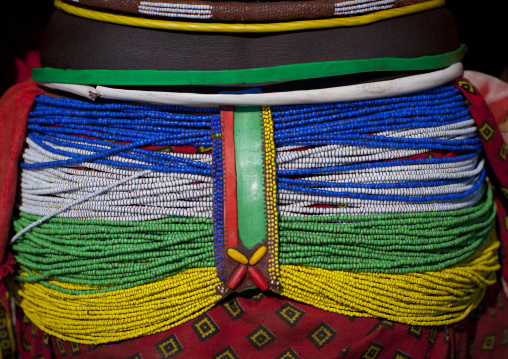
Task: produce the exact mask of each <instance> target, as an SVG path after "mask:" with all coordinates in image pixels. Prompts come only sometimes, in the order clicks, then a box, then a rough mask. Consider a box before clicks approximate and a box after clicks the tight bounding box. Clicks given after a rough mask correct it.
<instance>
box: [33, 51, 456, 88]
mask: <svg viewBox="0 0 508 359" xmlns="http://www.w3.org/2000/svg"><path fill="white" fill-rule="evenodd" d="M465 53H466V47H465V45H462V46H460V47H459V48H458V49H457V50H454V51H451V52H447V53H444V54H439V55H431V56H422V57H416V58H390V57H385V58H374V59H360V60H341V61H325V62H312V63H303V64H290V65H281V66H274V67H264V68H253V69H241V70H227V71H169V70H168V71H163V70H72V69H69V70H64V69H55V68H50V67H43V68H36V69H33V70H32V76H33V79H34V81H39V82H59V83H70V84H82V85H125V86H127V85H130V86H158V85H161V86H164V85H166V86H169V85H239V84H261V83H276V82H286V81H296V80H305V79H316V78H323V77H331V76H342V75H351V74H358V73H364V72H380V71H424V70H434V69H439V68H445V67H447V66H450V65H453V64H455V63H457V62H459V61H460V60H461V59H462V58H463V57H464V55H465Z"/></svg>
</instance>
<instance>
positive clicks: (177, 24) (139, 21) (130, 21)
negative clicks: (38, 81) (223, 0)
mask: <svg viewBox="0 0 508 359" xmlns="http://www.w3.org/2000/svg"><path fill="white" fill-rule="evenodd" d="M54 5H55V8H57V9H58V10H61V11H63V12H66V13H68V14H71V15H75V16H79V17H83V18H87V19H90V20H97V21H102V22H109V23H113V24H118V25H128V26H137V27H144V28H150V29H160V30H175V31H202V32H237V33H242V32H243V33H247V32H249V33H261V32H264V33H266V32H286V31H298V30H314V29H326V28H332V27H350V26H361V25H367V24H371V23H373V22H376V21H381V20H387V19H392V18H396V17H400V16H406V15H410V14H415V13H418V12H422V11H427V10H431V9H435V8H438V7H443V6H444V5H445V0H430V1H427V2H423V3H419V4H414V5H408V6H405V7H400V8H392V9H388V10H382V11H377V12H374V13H370V14H367V15H361V16H354V17H342V18H329V19H319V20H300V21H288V22H274V23H252V24H241V23H233V24H229V23H208V22H207V23H204V22H202V23H201V22H183V21H167V20H158V19H147V18H140V17H134V16H125V15H118V14H112V13H106V12H100V11H96V10H90V9H85V8H81V7H78V6H74V5H70V4H67V3H64V2H63V1H62V0H55V2H54Z"/></svg>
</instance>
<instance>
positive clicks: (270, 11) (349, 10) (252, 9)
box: [65, 0, 427, 22]
mask: <svg viewBox="0 0 508 359" xmlns="http://www.w3.org/2000/svg"><path fill="white" fill-rule="evenodd" d="M425 1H427V0H398V1H396V0H354V1H350V0H328V1H327V0H317V1H316V0H314V1H299V2H298V3H296V4H295V3H289V2H287V1H272V2H261V3H253V2H249V1H234V2H233V1H199V2H197V1H189V0H186V1H178V2H171V1H168V0H155V1H141V0H134V1H108V2H104V1H100V0H72V1H70V0H66V1H65V2H67V3H69V4H73V5H76V3H78V4H79V5H83V6H86V7H87V8H93V9H98V10H106V11H114V12H117V13H118V12H119V13H126V14H133V15H141V16H149V17H159V18H174V19H175V18H176V19H193V20H218V21H237V22H253V21H260V22H262V21H288V20H297V19H313V18H315V19H318V18H329V17H334V16H351V15H360V14H364V13H367V12H373V11H380V10H387V9H391V8H400V7H405V6H408V5H414V4H418V3H422V2H425Z"/></svg>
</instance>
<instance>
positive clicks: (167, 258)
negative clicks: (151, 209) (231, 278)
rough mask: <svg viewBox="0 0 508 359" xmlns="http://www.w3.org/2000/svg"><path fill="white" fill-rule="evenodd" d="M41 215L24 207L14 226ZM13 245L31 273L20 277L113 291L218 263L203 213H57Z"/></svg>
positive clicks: (18, 227)
mask: <svg viewBox="0 0 508 359" xmlns="http://www.w3.org/2000/svg"><path fill="white" fill-rule="evenodd" d="M38 218H39V217H37V216H34V215H30V214H27V213H23V212H21V213H20V214H19V218H17V219H16V220H15V221H14V228H15V230H16V231H20V230H21V229H23V228H24V227H26V226H28V225H30V224H31V223H32V222H34V221H36V220H37V219H38ZM13 251H14V256H15V259H16V261H17V262H18V263H19V264H21V265H22V266H23V267H24V268H25V272H26V274H28V275H26V274H25V275H22V276H20V275H18V276H15V278H16V279H17V280H20V281H29V282H39V283H42V284H44V285H46V286H48V287H51V288H54V289H57V290H64V289H63V288H59V287H58V288H55V287H54V286H52V285H51V284H50V283H49V282H48V281H49V279H58V280H61V281H64V282H67V283H74V284H80V285H88V286H101V287H102V288H101V289H97V290H96V291H97V292H109V291H114V290H119V289H125V288H131V287H134V286H136V285H143V284H146V283H148V282H151V281H153V280H157V279H161V278H164V277H167V276H170V275H174V274H175V273H178V272H180V271H183V270H185V269H188V268H196V267H199V268H201V267H210V266H213V265H214V260H213V258H214V256H213V228H212V221H211V219H205V218H182V217H168V218H165V219H160V220H155V221H144V222H129V221H116V222H112V221H104V220H76V219H64V218H53V219H50V220H48V221H46V222H45V223H43V224H41V225H39V226H37V227H35V228H33V229H32V230H31V231H30V232H28V233H25V234H24V235H23V236H22V237H21V238H20V239H19V240H18V241H17V242H16V243H15V244H14V245H13ZM66 292H67V293H69V294H85V293H88V292H78V291H72V292H69V291H68V290H66ZM92 292H93V291H92Z"/></svg>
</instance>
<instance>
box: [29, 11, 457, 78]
mask: <svg viewBox="0 0 508 359" xmlns="http://www.w3.org/2000/svg"><path fill="white" fill-rule="evenodd" d="M104 34H107V36H104ZM459 46H460V40H459V36H458V32H457V26H456V22H455V19H454V17H453V15H452V13H451V12H450V11H448V10H447V9H445V8H440V9H436V10H431V11H425V12H422V13H418V14H414V15H408V16H403V17H400V18H394V19H390V20H388V21H382V22H378V23H373V24H370V25H366V26H360V27H349V28H333V29H322V30H319V31H300V32H288V33H275V34H227V33H220V34H219V33H206V34H204V33H194V32H179V31H162V30H150V29H143V28H136V27H129V26H118V25H114V24H109V23H103V22H97V21H92V20H88V19H84V18H79V17H75V16H71V15H68V14H65V13H62V12H60V11H55V12H54V14H53V15H52V17H51V19H50V21H49V24H48V27H47V29H46V36H45V37H44V41H43V43H42V44H41V66H42V67H43V68H45V67H49V68H54V69H62V70H158V71H157V72H154V73H153V75H150V76H158V75H164V73H162V72H160V71H164V70H166V71H180V72H181V73H179V72H176V73H175V72H172V73H169V74H167V76H168V77H170V78H175V76H179V78H175V80H172V81H171V82H170V83H181V84H184V85H189V84H191V83H194V84H196V85H200V84H202V83H201V82H199V81H198V79H197V78H196V77H197V75H203V76H205V75H213V73H211V74H209V73H208V72H213V71H216V72H217V73H215V75H214V76H219V75H220V76H222V77H228V76H231V75H232V74H230V73H219V71H229V70H242V71H245V70H248V71H254V72H257V71H259V70H257V69H264V68H275V69H278V68H277V66H284V65H303V64H308V63H320V65H319V67H320V66H321V65H322V63H325V62H332V63H333V61H344V60H368V59H382V58H397V59H399V58H400V59H410V60H412V59H415V58H421V57H425V56H434V55H440V54H445V53H448V52H452V51H454V50H457V49H458V48H459ZM223 49H227V55H225V54H224V50H223ZM340 65H341V66H342V65H344V63H342V62H341V63H340ZM281 70H282V69H279V70H277V73H279V74H282V73H281V72H280V71H281ZM359 70H361V69H359ZM39 71H41V70H37V71H35V74H36V76H39V74H38V72H39ZM42 71H43V72H45V71H46V70H42ZM48 71H49V70H48ZM183 71H191V75H189V76H190V77H189V76H186V75H185V72H183ZM192 71H196V72H198V73H195V72H192ZM262 71H265V70H262ZM321 71H322V70H321ZM378 71H379V70H378ZM57 73H58V72H57ZM78 74H79V73H78ZM101 74H103V75H108V76H111V75H114V74H115V73H101ZM148 74H150V73H148ZM289 74H291V71H290V72H289ZM88 75H93V76H96V77H97V79H94V81H97V80H99V81H103V82H104V81H106V80H102V79H101V78H99V77H100V76H99V73H94V72H91V73H87V74H86V75H84V76H82V77H83V78H82V79H79V78H76V79H74V80H72V81H76V82H77V83H85V82H79V81H80V80H84V81H87V76H88ZM123 75H125V74H123ZM59 76H63V77H67V78H68V81H66V82H69V81H71V79H72V77H70V73H69V74H68V75H67V72H62V74H61V75H59ZM279 76H280V75H279ZM328 76H332V74H329V75H328ZM46 77H47V76H46ZM118 77H119V78H120V79H121V77H122V76H119V74H118ZM292 77H294V76H292ZM300 77H304V76H300ZM113 79H114V78H113ZM238 80H242V79H238V78H237V79H232V78H231V79H229V80H228V81H229V82H237V81H238ZM41 81H42V80H41ZM48 81H51V82H58V81H56V80H48ZM115 81H119V80H118V78H117V79H116V80H115ZM130 81H131V80H124V82H130ZM150 81H151V82H154V80H153V79H150ZM189 81H190V82H189ZM216 81H217V80H216V79H215V80H213V81H212V80H211V79H210V80H207V83H213V82H216ZM108 82H111V80H108ZM138 82H139V84H140V85H145V83H142V81H141V80H138ZM166 82H168V81H167V80H166V79H165V80H161V81H159V83H161V84H164V83H166ZM221 82H224V81H221ZM256 82H257V83H260V82H262V81H256ZM86 83H90V80H89V81H87V82H86ZM146 85H148V83H146Z"/></svg>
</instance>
